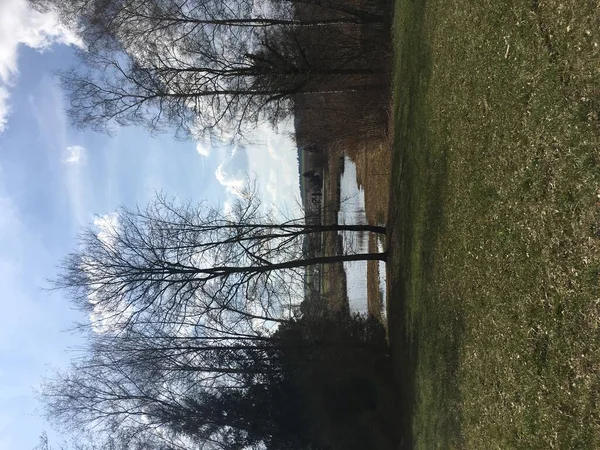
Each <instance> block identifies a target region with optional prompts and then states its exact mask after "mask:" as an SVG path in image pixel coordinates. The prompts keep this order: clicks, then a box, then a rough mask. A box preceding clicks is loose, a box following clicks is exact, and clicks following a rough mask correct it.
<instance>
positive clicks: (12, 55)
mask: <svg viewBox="0 0 600 450" xmlns="http://www.w3.org/2000/svg"><path fill="white" fill-rule="evenodd" d="M55 43H58V44H68V45H80V41H79V39H78V38H77V36H76V34H75V33H73V32H71V31H69V30H67V29H66V28H65V27H64V26H62V25H59V24H58V21H57V19H56V17H55V16H54V15H53V14H51V13H41V12H39V11H35V10H33V9H32V8H31V7H30V6H29V5H28V4H27V1H26V0H2V1H0V133H1V132H2V131H3V130H4V129H5V128H6V122H7V117H8V115H9V113H10V108H9V105H8V97H9V89H10V87H11V86H12V85H13V84H14V81H15V77H16V76H17V75H18V64H17V62H18V48H19V45H21V44H23V45H26V46H28V47H31V48H34V49H37V50H44V49H47V48H49V47H50V46H51V45H52V44H55Z"/></svg>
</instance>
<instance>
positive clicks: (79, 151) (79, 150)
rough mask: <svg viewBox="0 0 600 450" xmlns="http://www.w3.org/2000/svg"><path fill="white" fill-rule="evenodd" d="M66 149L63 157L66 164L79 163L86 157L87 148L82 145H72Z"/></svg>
mask: <svg viewBox="0 0 600 450" xmlns="http://www.w3.org/2000/svg"><path fill="white" fill-rule="evenodd" d="M65 150H66V151H65V155H64V156H63V159H62V161H63V162H64V163H65V164H79V163H80V162H82V161H83V160H84V159H85V148H83V147H82V146H81V145H70V146H69V147H67V148H66V149H65Z"/></svg>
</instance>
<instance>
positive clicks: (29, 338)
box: [0, 0, 299, 450]
mask: <svg viewBox="0 0 600 450" xmlns="http://www.w3.org/2000/svg"><path fill="white" fill-rule="evenodd" d="M77 44H78V39H77V36H76V35H74V34H73V33H70V32H69V31H67V30H65V29H64V28H62V27H60V26H58V25H57V23H56V21H55V19H54V18H53V17H51V16H49V15H47V14H41V13H39V12H35V11H32V10H31V9H30V8H29V7H28V6H27V5H26V2H25V0H0V306H1V310H0V450H31V449H33V448H34V447H35V446H36V444H37V443H38V437H39V435H40V434H41V433H42V431H47V432H48V434H49V435H50V437H51V438H55V439H56V438H58V436H57V435H56V434H54V433H53V432H52V429H51V426H50V425H49V424H47V423H46V422H45V420H44V419H43V417H42V416H41V411H40V405H39V403H38V401H37V398H36V395H35V390H36V389H37V387H39V384H40V382H41V381H42V379H43V377H45V376H50V375H52V373H54V371H55V370H60V369H61V368H66V367H68V364H69V360H70V359H71V357H72V356H73V348H74V347H76V346H77V345H78V344H79V343H80V342H81V341H80V337H79V336H78V335H77V334H76V333H73V332H69V331H68V330H69V329H70V328H71V327H72V325H73V323H74V322H75V321H85V320H86V318H85V317H82V316H81V313H79V312H78V311H75V310H73V309H72V308H71V306H70V304H69V303H68V301H67V299H65V298H64V296H63V295H62V294H61V293H58V292H49V291H48V290H47V289H45V288H47V287H48V281H47V280H48V279H50V278H52V277H53V276H54V275H55V274H56V267H57V265H58V264H59V263H60V260H61V259H62V258H63V257H64V256H66V255H67V254H68V253H69V252H70V251H72V250H74V249H75V248H76V235H77V232H78V231H79V230H80V229H81V227H82V226H86V225H89V224H91V223H93V221H94V219H95V218H97V217H101V216H103V215H105V214H109V213H111V212H113V211H115V209H116V208H117V207H118V206H120V205H126V206H135V205H140V206H143V205H145V204H146V203H147V202H148V201H149V200H150V199H152V197H153V196H154V194H155V193H156V192H157V191H161V192H163V193H165V194H167V195H170V196H177V197H178V198H181V199H186V200H196V199H197V200H202V199H208V200H209V201H212V202H215V203H216V204H219V205H222V206H223V207H226V206H227V203H228V202H231V201H232V200H233V199H234V196H235V190H236V188H237V187H239V186H240V184H241V183H243V181H244V180H245V179H246V178H247V176H248V174H249V175H250V176H255V177H256V179H257V183H258V188H259V190H260V191H261V192H262V194H263V196H264V199H265V201H266V202H268V203H273V204H274V205H276V206H277V207H278V208H287V209H289V208H293V207H294V205H296V204H297V202H298V197H299V193H298V167H297V157H296V151H295V148H294V146H293V143H292V142H291V140H290V138H289V132H290V130H291V127H290V126H289V124H288V125H287V126H286V125H282V126H281V127H280V129H279V130H273V129H271V128H269V127H267V126H264V127H261V128H260V129H259V130H257V132H256V135H255V137H254V138H253V139H252V142H253V144H252V145H246V146H236V147H232V146H230V145H227V144H226V143H223V142H220V141H219V140H217V139H214V140H213V141H212V142H202V143H197V142H193V141H176V140H174V139H173V138H172V136H171V135H169V134H168V133H167V134H164V135H160V136H157V137H151V136H150V135H149V134H148V133H147V132H146V131H145V130H144V129H141V128H134V127H128V128H121V129H118V130H116V132H115V133H114V134H113V135H112V136H106V135H103V134H98V133H95V132H92V131H82V130H77V129H75V128H73V127H72V126H70V124H69V121H68V118H67V115H66V110H65V107H66V105H67V100H66V98H65V94H64V92H62V90H61V88H60V85H59V83H58V81H57V78H56V75H55V73H56V72H57V71H59V70H62V69H67V68H69V67H70V66H72V65H73V64H74V63H75V51H74V49H75V46H76V45H77Z"/></svg>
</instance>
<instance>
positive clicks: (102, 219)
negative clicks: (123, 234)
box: [94, 211, 119, 248]
mask: <svg viewBox="0 0 600 450" xmlns="http://www.w3.org/2000/svg"><path fill="white" fill-rule="evenodd" d="M94 228H96V231H97V236H98V239H100V241H101V242H102V243H103V244H104V245H105V246H106V247H108V248H112V246H113V245H114V242H115V240H116V238H117V233H118V231H119V213H118V212H116V211H115V212H112V213H108V214H104V215H103V216H97V217H96V218H94Z"/></svg>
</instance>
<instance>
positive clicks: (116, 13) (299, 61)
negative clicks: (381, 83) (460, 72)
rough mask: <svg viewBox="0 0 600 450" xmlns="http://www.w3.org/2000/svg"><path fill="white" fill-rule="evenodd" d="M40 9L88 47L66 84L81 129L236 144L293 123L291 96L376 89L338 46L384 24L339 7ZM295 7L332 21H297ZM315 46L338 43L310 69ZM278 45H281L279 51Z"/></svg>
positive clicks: (366, 69) (137, 0) (108, 3)
mask: <svg viewBox="0 0 600 450" xmlns="http://www.w3.org/2000/svg"><path fill="white" fill-rule="evenodd" d="M38 3H39V4H41V7H42V8H54V9H58V11H59V13H60V15H61V16H62V17H63V18H65V20H66V21H67V22H72V23H75V24H77V26H78V27H79V29H80V34H81V36H82V37H83V39H84V41H85V43H86V49H85V52H82V55H81V56H82V61H83V63H84V67H85V69H83V70H81V69H78V70H73V71H71V72H69V73H67V74H65V75H64V77H63V82H64V85H65V86H66V87H67V90H68V91H69V92H70V94H71V110H70V115H71V118H72V120H73V121H74V122H75V123H76V124H78V125H81V126H91V127H92V128H94V129H100V130H107V129H109V127H110V124H111V123H118V124H122V125H123V124H144V125H146V126H147V127H148V128H149V129H150V130H152V131H159V130H162V129H163V128H165V127H174V128H175V130H176V132H177V133H178V134H179V135H180V136H188V135H189V134H193V133H194V132H198V130H200V131H202V132H208V131H213V130H215V129H219V130H221V131H226V132H228V133H230V134H234V135H239V134H240V133H241V132H242V129H243V127H244V126H246V125H248V126H252V125H253V124H255V123H257V122H259V121H261V120H263V119H265V120H270V121H271V122H276V121H278V120H279V119H281V118H282V117H285V116H287V115H290V114H291V113H292V103H293V101H294V97H295V96H297V95H300V94H307V93H308V94H315V93H318V94H327V93H330V92H341V91H357V90H358V91H363V90H365V89H369V88H371V87H372V86H371V85H370V84H369V82H368V80H365V79H364V77H363V76H364V75H367V76H368V75H372V74H373V72H374V67H373V66H370V65H368V64H367V65H366V66H365V65H364V64H363V65H362V66H361V65H360V64H359V65H357V64H356V62H357V61H360V60H361V58H360V57H357V56H356V54H354V55H352V56H351V57H350V58H348V56H349V52H347V51H346V52H345V51H344V45H347V44H348V42H349V41H348V40H347V39H346V40H344V39H339V37H340V36H350V35H360V31H358V32H356V31H355V32H351V33H348V32H347V28H348V27H355V26H359V27H360V26H363V25H364V24H365V23H371V22H379V21H380V20H381V17H377V16H374V17H372V16H373V14H371V13H368V12H366V11H359V9H358V8H356V7H350V6H348V5H346V6H344V4H343V3H342V2H339V1H331V0H302V1H299V0H298V1H296V0H294V1H279V2H274V3H269V2H254V1H244V0H240V1H237V2H223V1H222V0H194V1H186V2H179V1H176V0H152V1H142V0H128V1H127V2H121V1H115V0H93V1H88V0H86V1H83V0H68V1H62V0H61V1H55V0H48V1H41V2H38ZM294 5H296V6H298V5H302V7H304V8H306V7H310V8H320V9H322V10H326V11H330V12H331V13H330V15H328V16H326V18H316V19H314V18H302V19H300V18H298V17H299V16H297V15H296V14H295V9H294V8H293V6H294ZM301 30H304V31H303V32H301ZM324 33H326V34H324ZM309 36H312V38H309ZM299 37H300V38H301V39H299ZM332 37H333V39H332ZM336 38H337V39H336ZM315 40H320V41H323V42H327V41H329V42H335V44H336V45H335V46H336V47H337V48H338V51H329V52H327V54H326V55H324V57H321V58H320V61H319V64H316V63H315V60H314V58H312V61H311V60H309V59H307V55H309V56H310V52H308V51H307V49H308V47H310V45H311V42H314V41H315ZM275 42H287V44H286V45H279V46H278V48H276V47H277V46H275V45H273V43H275ZM290 44H292V45H290ZM352 45H353V44H352ZM353 53H356V52H354V51H353ZM366 55H368V53H367V52H364V51H363V52H362V56H363V57H364V56H366ZM367 59H368V58H367ZM89 69H91V70H89ZM325 81H326V82H325Z"/></svg>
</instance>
